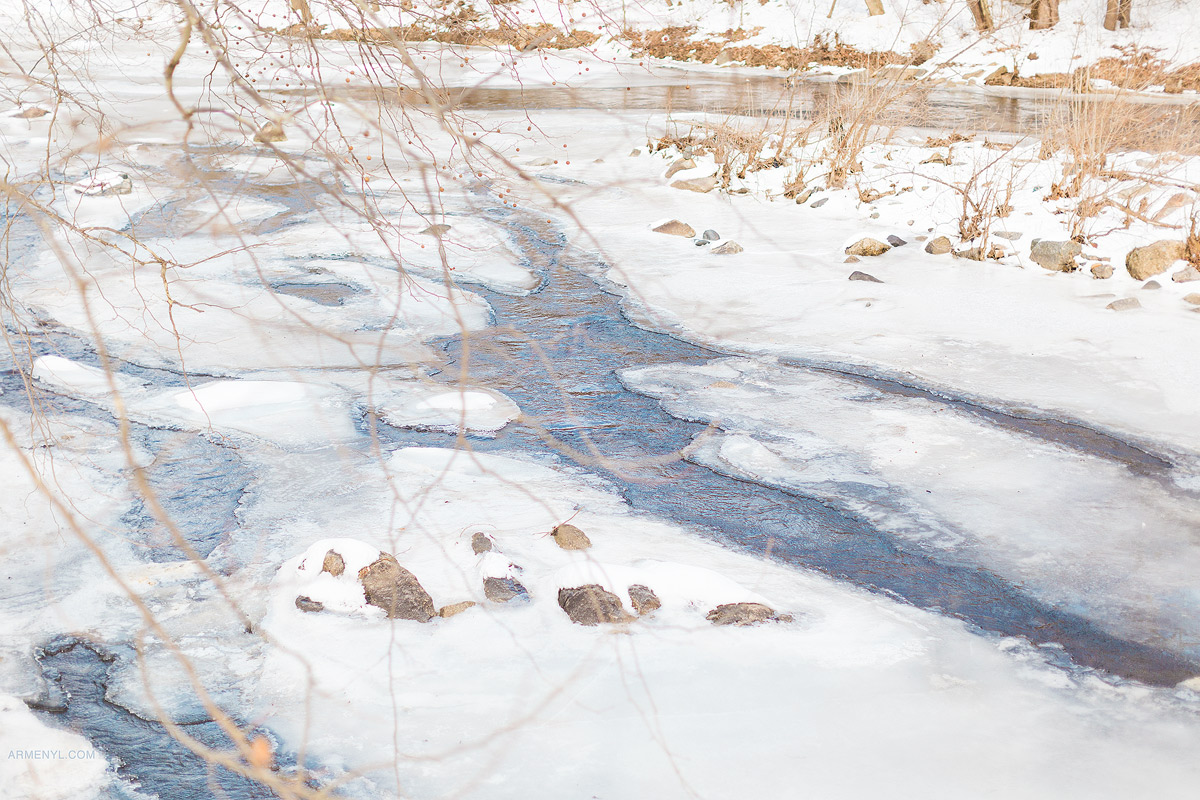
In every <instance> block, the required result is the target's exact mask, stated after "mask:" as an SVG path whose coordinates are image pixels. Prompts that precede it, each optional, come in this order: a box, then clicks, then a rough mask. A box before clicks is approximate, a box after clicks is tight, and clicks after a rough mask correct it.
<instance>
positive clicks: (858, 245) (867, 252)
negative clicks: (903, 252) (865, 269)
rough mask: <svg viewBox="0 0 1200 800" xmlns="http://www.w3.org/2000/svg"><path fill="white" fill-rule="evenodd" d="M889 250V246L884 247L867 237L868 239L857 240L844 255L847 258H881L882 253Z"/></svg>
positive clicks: (881, 243)
mask: <svg viewBox="0 0 1200 800" xmlns="http://www.w3.org/2000/svg"><path fill="white" fill-rule="evenodd" d="M891 249H892V248H891V246H890V245H886V244H884V243H883V242H881V241H879V240H878V239H872V238H871V237H869V236H868V237H865V238H862V239H859V240H858V241H857V242H855V243H854V244H852V245H850V246H849V247H847V248H846V255H848V256H868V257H870V256H881V255H883V254H884V253H886V252H887V251H888V250H891Z"/></svg>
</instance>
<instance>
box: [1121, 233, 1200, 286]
mask: <svg viewBox="0 0 1200 800" xmlns="http://www.w3.org/2000/svg"><path fill="white" fill-rule="evenodd" d="M1185 255H1187V245H1185V244H1184V243H1183V242H1176V241H1171V240H1170V239H1163V240H1161V241H1157V242H1155V243H1154V244H1148V245H1146V246H1145V247H1135V248H1134V249H1132V250H1130V251H1129V254H1128V255H1127V256H1125V269H1126V270H1128V271H1129V274H1130V276H1132V277H1133V279H1134V280H1136V281H1144V280H1146V279H1147V278H1153V277H1154V276H1155V275H1161V274H1162V273H1164V272H1166V271H1167V267H1169V266H1171V265H1172V264H1174V263H1175V262H1176V261H1179V260H1180V259H1182V258H1183V257H1184V256H1185Z"/></svg>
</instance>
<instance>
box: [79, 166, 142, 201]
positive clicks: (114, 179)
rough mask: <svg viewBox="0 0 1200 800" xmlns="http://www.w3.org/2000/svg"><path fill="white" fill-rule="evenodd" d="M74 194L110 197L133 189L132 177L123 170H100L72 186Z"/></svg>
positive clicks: (127, 192)
mask: <svg viewBox="0 0 1200 800" xmlns="http://www.w3.org/2000/svg"><path fill="white" fill-rule="evenodd" d="M73 188H74V189H75V193H76V194H82V195H85V196H87V197H111V196H113V195H118V194H129V193H130V192H132V191H133V179H131V178H130V177H129V175H128V174H127V173H124V172H113V171H112V170H100V171H98V172H96V173H95V174H93V175H89V176H88V177H87V178H84V179H83V180H81V181H80V182H79V183H77V184H75V186H74V187H73Z"/></svg>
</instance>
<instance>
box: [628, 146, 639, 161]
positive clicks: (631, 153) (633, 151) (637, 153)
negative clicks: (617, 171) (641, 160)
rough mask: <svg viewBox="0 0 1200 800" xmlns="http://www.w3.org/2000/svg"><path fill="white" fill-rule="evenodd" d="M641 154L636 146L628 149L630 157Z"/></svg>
mask: <svg viewBox="0 0 1200 800" xmlns="http://www.w3.org/2000/svg"><path fill="white" fill-rule="evenodd" d="M641 154H642V151H641V150H639V149H638V148H636V147H635V148H633V149H632V150H630V151H629V157H630V158H637V157H638V156H640V155H641Z"/></svg>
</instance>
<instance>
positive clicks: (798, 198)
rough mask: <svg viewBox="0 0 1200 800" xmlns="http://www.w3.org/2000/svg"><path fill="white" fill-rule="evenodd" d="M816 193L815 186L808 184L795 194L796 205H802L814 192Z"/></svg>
mask: <svg viewBox="0 0 1200 800" xmlns="http://www.w3.org/2000/svg"><path fill="white" fill-rule="evenodd" d="M816 193H817V187H815V186H810V187H808V188H807V189H805V190H804V191H803V192H801V193H800V194H798V195H796V205H798V206H802V205H804V204H805V203H807V202H808V201H809V198H811V197H812V196H813V195H814V194H816Z"/></svg>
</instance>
